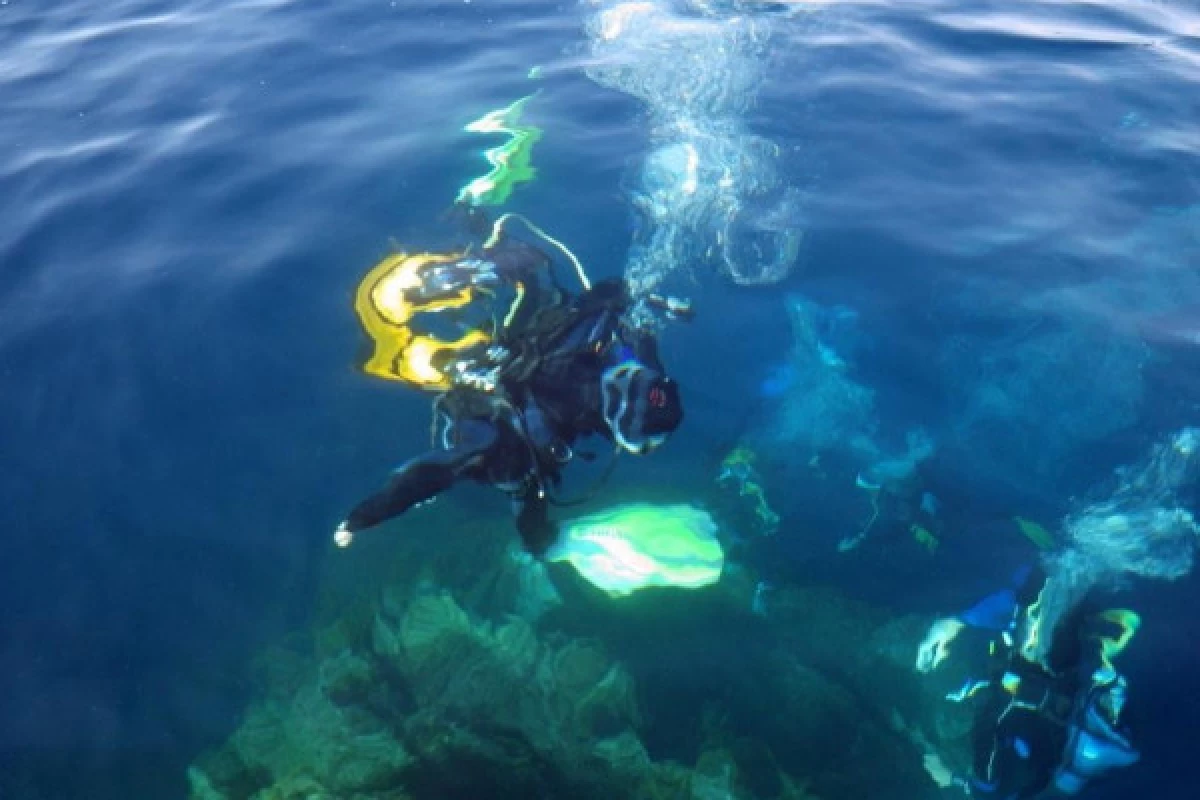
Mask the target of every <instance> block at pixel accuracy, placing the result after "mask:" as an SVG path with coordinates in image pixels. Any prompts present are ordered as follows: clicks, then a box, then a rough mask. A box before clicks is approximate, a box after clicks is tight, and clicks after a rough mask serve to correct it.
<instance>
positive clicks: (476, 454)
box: [342, 419, 499, 533]
mask: <svg viewBox="0 0 1200 800" xmlns="http://www.w3.org/2000/svg"><path fill="white" fill-rule="evenodd" d="M458 427H459V441H458V444H457V445H455V446H454V447H453V448H451V449H449V450H433V451H430V452H428V453H425V454H423V455H420V456H417V457H416V458H414V459H411V460H410V461H408V462H407V463H405V464H404V465H403V466H401V467H400V468H399V469H397V470H396V471H395V472H394V473H393V474H392V477H391V479H390V480H389V481H388V482H387V485H386V486H384V487H383V488H382V489H381V490H379V491H378V492H376V493H375V494H373V495H371V496H370V497H368V498H367V499H366V500H363V501H362V502H361V503H359V504H358V505H357V506H355V507H354V510H353V511H351V512H350V514H349V515H348V516H347V517H346V520H345V522H343V523H342V527H343V528H344V529H345V530H346V531H348V532H350V533H355V532H357V531H360V530H363V529H365V528H371V527H374V526H375V525H378V524H379V523H381V522H384V521H385V520H389V519H391V518H392V517H396V516H399V515H400V514H403V513H404V512H405V511H407V510H408V509H410V508H412V507H413V506H415V505H416V504H417V503H422V502H424V501H426V500H429V499H431V498H433V497H436V496H437V495H438V494H440V493H441V492H444V491H446V490H447V489H449V488H450V487H451V486H453V485H454V483H455V482H456V481H457V480H459V479H460V478H462V477H464V476H465V474H466V473H467V472H468V471H469V470H471V469H472V468H473V467H476V466H479V465H480V464H481V462H483V461H484V460H485V459H486V458H487V457H488V450H489V449H490V448H491V447H492V445H493V444H495V442H496V440H497V438H498V435H499V434H498V432H497V430H496V428H495V426H494V425H492V423H490V422H486V421H484V420H474V419H472V420H466V421H464V422H462V423H459V426H458Z"/></svg>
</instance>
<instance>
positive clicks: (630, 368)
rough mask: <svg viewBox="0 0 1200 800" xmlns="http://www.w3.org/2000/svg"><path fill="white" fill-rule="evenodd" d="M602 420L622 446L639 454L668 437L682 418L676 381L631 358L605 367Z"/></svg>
mask: <svg viewBox="0 0 1200 800" xmlns="http://www.w3.org/2000/svg"><path fill="white" fill-rule="evenodd" d="M601 391H602V393H603V404H602V408H603V412H604V421H605V422H606V423H608V429H609V430H610V431H612V435H613V438H614V439H615V440H616V442H617V444H618V445H619V446H620V447H621V449H623V450H627V451H629V452H630V453H634V454H637V455H642V454H644V453H649V452H651V451H653V450H655V449H657V448H658V447H660V446H661V445H662V444H663V442H665V441H666V440H667V437H668V436H669V435H670V434H671V432H672V431H674V430H675V429H676V428H678V427H679V423H680V422H681V421H682V420H683V406H682V405H681V403H680V400H679V384H677V383H676V382H675V381H673V380H671V379H670V378H668V377H666V376H665V375H663V374H662V373H660V372H658V371H657V370H653V369H650V368H649V367H647V366H645V365H644V364H641V363H640V362H638V361H634V360H632V359H629V360H625V361H622V362H621V363H620V364H617V365H616V366H614V367H609V368H608V369H607V370H605V371H604V375H603V377H602V378H601Z"/></svg>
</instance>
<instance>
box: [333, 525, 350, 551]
mask: <svg viewBox="0 0 1200 800" xmlns="http://www.w3.org/2000/svg"><path fill="white" fill-rule="evenodd" d="M333 541H334V542H335V543H336V544H337V546H338V547H349V546H350V543H351V542H353V541H354V533H353V532H352V531H351V530H350V529H349V528H347V527H346V523H345V522H344V521H343V522H342V523H341V524H339V525H338V526H337V530H336V531H334V532H333Z"/></svg>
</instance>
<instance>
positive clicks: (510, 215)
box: [483, 211, 592, 290]
mask: <svg viewBox="0 0 1200 800" xmlns="http://www.w3.org/2000/svg"><path fill="white" fill-rule="evenodd" d="M511 219H517V220H520V221H521V222H524V223H525V227H527V228H529V230H531V231H533V233H534V235H535V236H537V237H538V238H539V239H541V240H542V241H543V242H546V243H547V244H549V245H552V246H553V247H555V248H556V249H557V250H558V251H559V252H560V253H562V254H563V255H564V256H566V257H567V260H568V261H570V262H571V266H573V267H574V268H575V275H576V276H577V277H578V278H579V283H580V285H581V286H583V288H584V289H585V290H587V289H591V288H592V282H591V281H590V280H588V276H587V273H586V272H585V271H584V269H583V264H582V263H580V261H579V259H578V258H577V257H576V256H575V254H574V253H572V252H571V248H569V247H567V246H566V245H565V244H563V243H562V242H560V241H559V240H558V239H555V238H554V237H553V236H551V235H550V234H548V233H546V232H545V231H544V230H542V229H541V228H539V227H538V226H537V225H535V224H533V223H532V222H531V221H530V220H529V218H528V217H526V216H525V215H524V214H518V213H517V212H515V211H509V212H507V213H504V214H501V215H500V217H499V218H498V219H497V220H496V222H495V223H494V224H493V225H492V235H491V236H489V237H488V238H487V241H485V242H484V243H483V248H484V249H485V250H487V249H489V248H492V247H495V246H496V244H497V243H499V241H500V235H501V234H502V233H503V232H504V225H505V223H507V222H508V221H509V220H511Z"/></svg>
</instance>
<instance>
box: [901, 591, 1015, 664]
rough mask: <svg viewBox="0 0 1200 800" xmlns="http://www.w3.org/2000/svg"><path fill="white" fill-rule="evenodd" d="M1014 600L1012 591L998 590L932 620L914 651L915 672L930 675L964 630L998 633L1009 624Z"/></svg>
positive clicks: (1013, 610) (947, 654) (943, 659)
mask: <svg viewBox="0 0 1200 800" xmlns="http://www.w3.org/2000/svg"><path fill="white" fill-rule="evenodd" d="M1016 608H1017V599H1016V595H1015V594H1014V593H1013V590H1012V589H1001V590H999V591H996V592H992V593H991V594H989V595H987V596H986V597H984V598H983V599H982V600H980V601H979V602H977V603H975V604H974V605H973V606H971V607H970V608H968V609H967V610H965V611H963V612H961V613H959V614H955V615H954V616H952V617H943V618H941V619H937V620H934V622H933V624H932V625H931V626H930V627H929V632H928V633H926V634H925V638H924V640H922V642H921V644H920V645H919V646H918V647H917V663H916V670H917V671H918V672H931V671H933V670H935V669H937V667H938V665H939V664H941V663H942V662H943V661H945V660H946V658H947V656H949V655H950V643H951V642H953V641H954V640H955V639H956V638H957V637H958V635H959V634H960V633H962V631H963V629H964V628H978V629H982V630H986V631H992V632H995V633H998V632H1000V631H1002V630H1005V629H1006V628H1007V627H1008V626H1009V624H1010V623H1011V622H1012V619H1013V614H1014V613H1015V612H1016Z"/></svg>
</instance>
